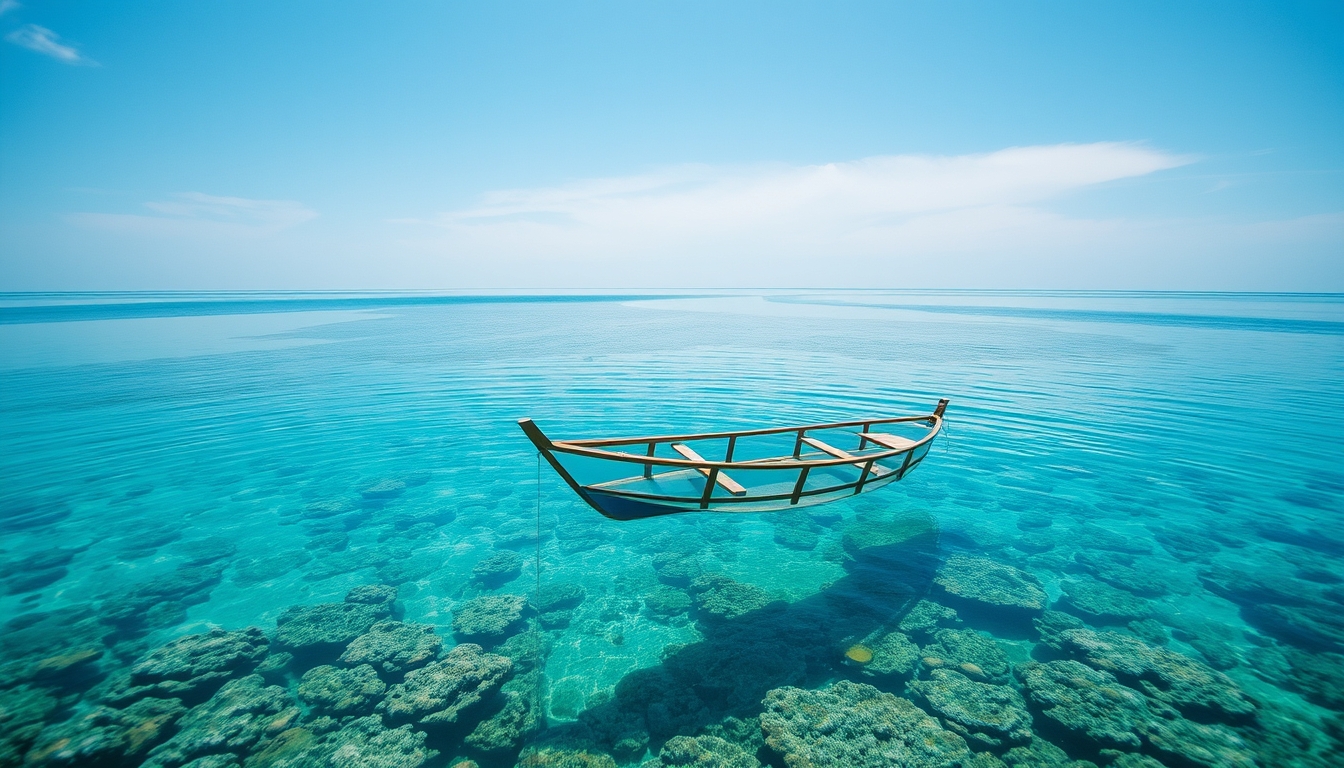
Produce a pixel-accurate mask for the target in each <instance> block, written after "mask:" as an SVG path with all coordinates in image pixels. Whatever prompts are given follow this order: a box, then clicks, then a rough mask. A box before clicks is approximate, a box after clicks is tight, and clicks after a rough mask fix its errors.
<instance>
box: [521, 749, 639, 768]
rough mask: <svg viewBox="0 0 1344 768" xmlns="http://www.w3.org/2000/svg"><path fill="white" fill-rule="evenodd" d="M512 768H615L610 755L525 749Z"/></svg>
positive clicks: (581, 751) (567, 750)
mask: <svg viewBox="0 0 1344 768" xmlns="http://www.w3.org/2000/svg"><path fill="white" fill-rule="evenodd" d="M514 768H616V761H615V760H612V759H611V755H607V754H604V753H602V752H589V751H587V750H579V749H553V748H551V747H543V748H541V749H525V750H523V752H522V754H520V755H519V756H518V762H517V764H516V765H515V766H514Z"/></svg>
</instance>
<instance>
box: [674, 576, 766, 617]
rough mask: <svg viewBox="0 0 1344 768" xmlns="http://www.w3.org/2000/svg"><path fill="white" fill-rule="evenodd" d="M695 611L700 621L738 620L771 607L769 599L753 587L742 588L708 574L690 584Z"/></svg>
mask: <svg viewBox="0 0 1344 768" xmlns="http://www.w3.org/2000/svg"><path fill="white" fill-rule="evenodd" d="M691 592H692V593H693V594H694V595H695V607H696V610H697V612H698V616H699V617H700V618H701V619H704V620H709V621H722V620H729V619H736V618H738V617H740V616H742V615H744V614H747V613H751V612H752V611H756V610H760V609H761V608H764V607H766V606H767V605H769V604H770V602H771V601H770V595H769V594H768V593H766V591H765V590H763V589H761V588H760V587H757V586H755V585H753V584H743V583H742V582H740V581H735V580H733V579H731V578H729V577H727V576H724V575H722V574H717V573H707V574H705V575H703V576H700V577H698V578H697V579H696V580H695V581H694V582H692V583H691Z"/></svg>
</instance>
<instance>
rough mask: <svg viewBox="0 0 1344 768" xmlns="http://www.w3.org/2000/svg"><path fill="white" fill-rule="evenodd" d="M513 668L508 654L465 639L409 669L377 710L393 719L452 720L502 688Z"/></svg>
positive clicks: (399, 720) (444, 721)
mask: <svg viewBox="0 0 1344 768" xmlns="http://www.w3.org/2000/svg"><path fill="white" fill-rule="evenodd" d="M512 669H513V664H512V662H511V661H509V659H508V658H506V657H504V656H498V655H495V654H493V653H486V652H485V651H484V650H483V649H482V648H481V647H480V646H479V645H472V644H470V643H464V644H462V645H459V646H456V647H454V648H453V649H452V650H451V651H449V652H448V654H447V655H446V656H444V657H443V658H442V659H441V660H439V661H435V662H432V663H430V664H428V665H426V666H424V667H421V668H420V669H413V670H411V671H410V672H407V673H406V681H405V682H403V683H398V684H396V685H393V686H392V687H390V688H389V689H388V690H387V697H386V698H385V699H384V700H383V702H382V704H380V705H378V710H379V711H380V712H382V713H383V714H384V715H386V716H387V718H388V719H389V720H392V721H393V722H412V723H417V724H420V725H433V724H441V723H445V724H446V723H453V722H456V721H457V719H458V716H459V715H460V714H461V713H462V711H463V710H466V709H469V708H471V707H472V706H475V705H476V704H479V703H480V702H481V700H482V699H483V698H485V697H486V696H487V695H489V694H490V693H492V692H494V691H495V690H496V689H497V688H499V686H500V685H501V684H502V683H503V681H504V678H505V677H506V676H507V675H508V674H509V672H510V671H511V670H512Z"/></svg>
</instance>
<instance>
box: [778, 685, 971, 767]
mask: <svg viewBox="0 0 1344 768" xmlns="http://www.w3.org/2000/svg"><path fill="white" fill-rule="evenodd" d="M763 706H764V707H765V711H764V712H762V713H761V730H762V731H763V732H764V733H765V743H766V746H768V747H769V748H770V749H771V750H773V751H774V752H776V753H777V754H778V755H779V756H780V757H781V758H782V759H783V761H784V764H785V765H786V766H788V768H887V767H888V766H892V765H899V766H908V767H909V768H935V767H937V768H942V767H943V766H946V768H953V766H957V765H960V763H961V761H963V760H965V759H967V758H969V757H970V755H971V752H970V750H969V749H968V748H967V746H966V742H965V740H963V739H962V738H961V737H960V736H958V735H956V734H954V733H952V732H951V731H947V730H944V729H943V728H942V727H941V726H940V725H939V724H938V721H937V720H934V719H933V718H931V717H929V716H928V715H927V714H925V713H924V712H923V711H922V710H920V709H919V708H918V707H916V706H915V705H914V704H911V703H910V702H909V701H906V700H905V699H901V698H898V697H896V696H893V695H892V694H890V693H882V692H881V691H879V690H877V689H876V688H874V687H872V686H871V685H864V684H862V683H851V682H849V681H846V680H841V681H840V682H838V683H835V684H834V685H831V686H830V687H828V688H824V689H822V690H819V691H809V690H805V689H802V688H792V687H786V688H777V689H775V690H773V691H770V692H769V693H768V694H767V695H766V697H765V701H764V702H763Z"/></svg>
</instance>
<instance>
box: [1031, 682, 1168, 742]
mask: <svg viewBox="0 0 1344 768" xmlns="http://www.w3.org/2000/svg"><path fill="white" fill-rule="evenodd" d="M1017 676H1018V678H1019V679H1020V680H1021V681H1022V684H1023V686H1024V687H1025V688H1026V691H1027V696H1028V697H1029V698H1030V699H1031V701H1032V703H1034V704H1035V705H1036V706H1038V707H1040V710H1041V714H1042V715H1043V716H1044V717H1046V718H1047V719H1048V720H1050V721H1052V722H1053V723H1055V724H1056V725H1057V726H1059V727H1060V728H1062V729H1064V730H1065V731H1067V732H1068V733H1071V734H1073V735H1075V736H1081V737H1083V738H1086V739H1088V740H1089V741H1091V742H1093V743H1094V744H1096V745H1097V746H1099V747H1120V748H1127V749H1137V748H1138V747H1139V746H1140V745H1141V744H1142V741H1141V740H1140V738H1139V729H1140V726H1141V725H1142V724H1143V723H1145V722H1147V721H1148V720H1150V719H1151V718H1152V716H1153V715H1152V713H1151V712H1150V711H1149V708H1148V702H1147V700H1146V699H1145V698H1144V696H1143V695H1142V694H1140V693H1139V692H1138V691H1135V690H1132V689H1130V688H1127V687H1125V686H1123V685H1121V684H1120V682H1119V681H1118V680H1116V679H1115V676H1114V675H1112V674H1110V673H1109V672H1103V671H1101V670H1097V669H1093V668H1091V667H1089V666H1087V665H1085V664H1081V663H1079V662H1076V661H1052V662H1049V663H1045V664H1042V663H1039V662H1029V663H1027V664H1023V665H1022V666H1020V667H1018V668H1017Z"/></svg>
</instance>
